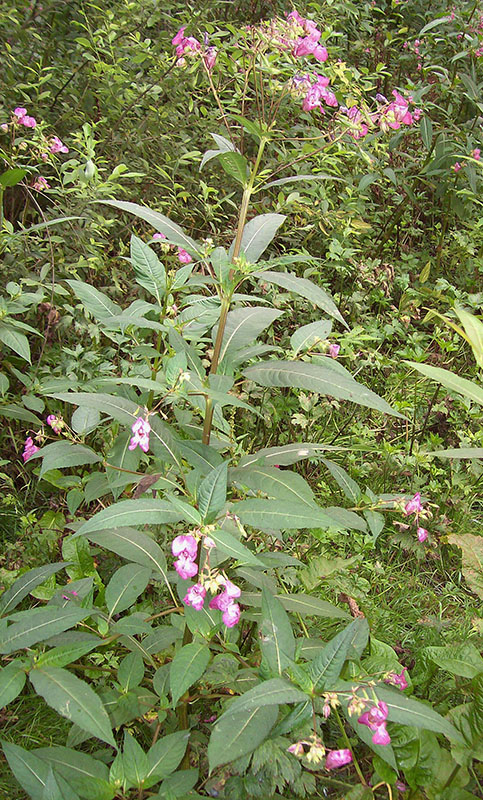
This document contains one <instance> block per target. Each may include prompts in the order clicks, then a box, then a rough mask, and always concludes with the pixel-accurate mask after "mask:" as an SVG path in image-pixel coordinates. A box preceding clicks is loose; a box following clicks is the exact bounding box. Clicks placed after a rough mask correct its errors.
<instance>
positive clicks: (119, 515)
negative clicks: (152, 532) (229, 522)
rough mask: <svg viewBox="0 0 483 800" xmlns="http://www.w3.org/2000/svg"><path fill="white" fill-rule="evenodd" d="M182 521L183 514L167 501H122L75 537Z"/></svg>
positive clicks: (95, 516) (103, 510) (145, 499)
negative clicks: (113, 529) (132, 526)
mask: <svg viewBox="0 0 483 800" xmlns="http://www.w3.org/2000/svg"><path fill="white" fill-rule="evenodd" d="M181 519H182V517H181V514H180V513H179V512H178V511H176V510H175V509H174V508H173V506H172V505H171V503H168V502H167V501H166V500H157V499H156V498H149V499H148V498H139V499H138V500H120V501H119V502H118V503H113V504H112V505H111V506H109V508H104V509H102V511H98V512H97V514H94V516H93V517H91V518H90V519H89V520H88V521H87V522H84V523H83V524H82V525H81V526H80V528H78V529H77V531H76V532H75V536H81V535H85V534H87V533H91V532H92V531H102V530H106V529H110V528H119V527H126V526H131V525H146V524H148V523H149V524H151V525H165V524H174V523H176V522H179V521H180V520H181Z"/></svg>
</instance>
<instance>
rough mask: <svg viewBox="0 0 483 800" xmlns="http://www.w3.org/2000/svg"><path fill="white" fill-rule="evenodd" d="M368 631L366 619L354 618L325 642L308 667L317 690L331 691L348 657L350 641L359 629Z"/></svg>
mask: <svg viewBox="0 0 483 800" xmlns="http://www.w3.org/2000/svg"><path fill="white" fill-rule="evenodd" d="M362 629H363V630H364V632H365V633H368V631H369V626H368V623H367V620H366V619H355V620H354V622H351V624H350V625H348V626H347V628H344V630H343V631H341V632H340V633H338V634H337V636H334V638H333V639H331V641H330V642H328V643H327V644H326V646H325V647H324V649H323V650H322V652H321V653H319V655H318V656H316V657H315V658H314V660H313V661H312V664H311V667H310V674H311V677H312V680H313V682H314V689H316V690H317V691H324V690H325V691H331V688H332V687H333V686H334V684H335V683H336V681H337V680H338V678H339V675H340V673H341V671H342V667H343V666H344V663H345V661H346V659H347V657H348V654H349V651H350V649H351V645H352V641H353V638H354V637H355V636H357V635H358V634H359V631H360V630H362Z"/></svg>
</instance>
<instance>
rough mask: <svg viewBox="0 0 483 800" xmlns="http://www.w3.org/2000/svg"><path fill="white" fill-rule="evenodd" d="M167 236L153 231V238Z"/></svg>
mask: <svg viewBox="0 0 483 800" xmlns="http://www.w3.org/2000/svg"><path fill="white" fill-rule="evenodd" d="M166 238H167V236H166V234H165V233H153V239H166Z"/></svg>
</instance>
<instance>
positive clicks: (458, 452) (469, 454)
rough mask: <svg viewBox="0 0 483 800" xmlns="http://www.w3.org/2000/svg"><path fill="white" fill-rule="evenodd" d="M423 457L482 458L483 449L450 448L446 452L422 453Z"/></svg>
mask: <svg viewBox="0 0 483 800" xmlns="http://www.w3.org/2000/svg"><path fill="white" fill-rule="evenodd" d="M420 452H421V455H425V456H438V458H483V447H450V448H448V449H447V450H432V451H431V452H430V453H423V451H422V450H421V451H420Z"/></svg>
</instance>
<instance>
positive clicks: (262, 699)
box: [220, 678, 307, 719]
mask: <svg viewBox="0 0 483 800" xmlns="http://www.w3.org/2000/svg"><path fill="white" fill-rule="evenodd" d="M306 700H307V695H306V694H304V692H302V691H300V689H297V688H296V687H295V686H294V685H293V684H292V683H289V681H286V680H284V679H283V678H271V679H270V680H268V681H263V683H259V684H258V686H254V687H253V689H250V690H249V691H248V692H245V694H242V695H241V697H237V699H236V700H234V701H233V702H232V703H230V706H229V708H228V711H226V712H225V714H227V713H229V714H236V713H240V712H242V711H244V712H245V713H247V712H250V711H253V709H254V708H261V707H262V706H273V705H280V704H282V703H301V702H305V701H306ZM223 716H224V715H223ZM220 719H222V717H220Z"/></svg>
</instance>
